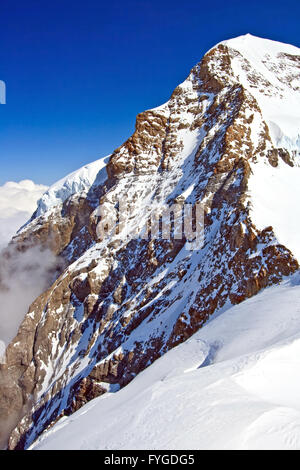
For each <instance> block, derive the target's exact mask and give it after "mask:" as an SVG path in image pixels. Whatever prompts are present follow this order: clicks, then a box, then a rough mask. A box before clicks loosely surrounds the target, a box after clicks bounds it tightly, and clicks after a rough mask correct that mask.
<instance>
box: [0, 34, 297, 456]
mask: <svg viewBox="0 0 300 470" xmlns="http://www.w3.org/2000/svg"><path fill="white" fill-rule="evenodd" d="M299 110H300V50H299V49H298V48H296V47H293V46H290V45H286V44H281V43H277V42H274V41H269V40H266V39H260V38H256V37H254V36H251V35H246V36H241V37H238V38H235V39H231V40H228V41H224V42H221V43H220V44H218V45H217V46H215V47H214V48H212V49H211V50H210V51H209V52H208V53H207V54H206V55H205V56H204V57H203V59H202V60H201V61H200V62H199V63H198V64H197V65H196V66H195V67H194V68H193V69H192V70H191V72H190V74H189V76H188V77H187V79H186V80H185V81H184V82H183V83H181V84H180V85H179V86H178V87H177V88H176V89H175V90H174V91H173V93H172V95H171V97H170V100H169V101H168V102H167V103H165V104H163V105H162V106H159V107H157V108H154V109H152V110H148V111H145V112H142V113H141V114H139V115H138V116H137V120H136V127H135V132H134V134H133V135H132V136H131V137H129V139H128V140H127V141H126V142H125V143H124V144H123V145H121V146H120V147H119V148H118V149H116V150H115V151H114V152H113V153H112V154H111V155H110V156H108V157H105V158H103V159H100V160H98V161H96V162H94V163H92V164H90V165H87V166H85V167H84V168H82V169H80V170H78V171H77V172H74V173H73V174H71V175H69V176H67V177H66V178H64V179H62V180H61V181H60V182H58V183H57V184H55V185H54V186H52V187H51V188H50V189H49V190H48V191H47V192H46V193H45V194H44V196H43V197H42V199H41V200H40V202H39V205H38V209H37V211H36V212H35V214H34V215H33V216H32V218H31V220H30V221H29V222H28V223H27V224H26V225H25V226H24V227H23V228H22V229H21V231H20V232H19V233H18V235H17V236H16V237H15V238H14V240H13V242H12V244H11V246H12V247H15V248H16V249H18V250H21V251H22V250H23V251H24V250H25V251H26V250H29V249H30V247H33V246H36V245H40V246H42V247H45V248H47V249H51V250H52V252H53V253H54V254H55V255H57V256H58V257H59V258H62V259H63V261H64V268H63V269H62V272H60V274H59V276H57V278H56V279H55V280H54V282H53V284H52V285H51V287H50V288H49V289H48V290H47V291H46V292H44V293H42V295H41V296H40V297H39V298H37V299H36V300H35V301H34V302H33V304H32V305H31V307H30V309H29V311H28V313H27V314H26V315H25V317H24V320H23V322H22V324H21V325H20V328H19V331H18V334H17V336H16V337H15V338H14V340H13V341H12V342H11V344H10V345H9V346H8V348H7V352H6V364H4V365H2V366H1V369H0V379H1V380H0V417H1V420H2V421H7V423H9V425H8V426H7V429H9V444H8V446H9V448H10V449H24V448H28V446H30V445H31V444H32V442H34V440H35V439H36V438H37V437H38V436H39V435H40V434H41V433H42V432H43V431H44V430H45V429H46V428H48V427H49V426H51V425H52V424H53V423H55V422H56V421H57V420H58V419H60V418H61V417H63V416H66V415H70V414H71V413H73V412H74V411H76V410H78V409H79V408H80V407H81V406H83V405H84V404H85V403H87V402H88V401H90V400H92V399H93V398H95V397H97V396H99V395H102V394H104V393H106V392H107V391H109V392H117V391H118V390H119V389H120V388H122V387H124V386H125V385H127V384H128V383H129V382H131V381H132V380H133V379H134V377H136V375H137V374H139V373H140V372H141V371H142V370H144V369H145V368H147V367H148V366H150V365H151V364H152V363H153V362H154V361H156V360H157V359H158V358H159V357H161V356H162V355H164V354H165V353H166V352H167V351H168V350H170V349H171V348H173V347H174V346H176V345H178V344H179V343H182V342H184V341H185V340H186V339H188V338H189V337H190V336H191V335H193V334H194V333H195V332H197V330H199V329H200V328H201V327H202V326H203V325H204V324H205V323H206V322H207V320H208V319H209V318H210V317H211V315H213V314H216V313H218V314H221V313H222V312H223V311H225V310H227V309H228V308H229V307H231V306H232V305H235V304H239V303H241V302H243V301H244V300H245V299H247V298H250V297H252V296H254V295H255V294H257V293H258V292H259V291H260V290H261V289H263V288H265V287H267V286H271V285H274V284H278V283H280V282H281V280H282V279H283V277H285V276H289V275H291V274H292V273H294V272H295V271H296V270H297V269H298V267H299V266H298V261H297V259H299V257H300V251H299V246H298V243H297V239H296V235H295V234H297V233H298V232H297V230H298V226H297V224H298V225H299V223H298V221H299V220H300V218H299V215H300V214H299V208H298V201H299V191H300V190H299V185H298V181H299V176H300V174H299V172H300V170H299V168H300V165H299V162H300V111H299ZM120 203H122V204H125V206H126V210H124V211H123V213H122V214H121V215H122V217H123V219H125V220H123V225H122V230H121V227H120V221H118V219H114V224H115V226H114V229H113V230H111V231H109V230H108V231H107V232H102V233H101V236H100V237H99V231H98V228H99V219H100V223H101V221H102V220H103V217H104V215H103V214H104V213H105V211H106V213H107V214H108V220H107V225H108V226H109V225H110V224H109V222H110V218H113V216H112V214H115V211H116V210H117V208H118V207H119V205H120ZM174 204H175V205H177V206H178V205H181V206H182V207H185V206H188V207H194V206H195V205H196V204H200V205H201V208H202V214H203V227H204V228H203V230H204V231H203V242H202V243H201V246H198V247H197V249H190V241H189V240H188V236H187V233H186V232H184V233H182V236H178V234H177V233H175V232H176V230H175V225H174V230H173V233H172V236H170V238H169V239H168V238H166V237H165V238H164V237H159V236H156V237H154V238H153V237H151V236H150V235H149V236H148V237H147V236H145V234H144V235H143V236H142V235H141V234H142V233H143V229H144V228H145V227H147V226H149V222H150V221H151V222H152V221H153V220H157V218H158V216H160V215H162V216H164V210H165V207H166V206H167V207H172V205H174ZM99 210H100V212H101V210H102V212H101V216H100V218H99ZM291 216H292V217H291ZM171 219H172V214H171ZM173 219H174V224H175V222H176V214H173ZM180 220H181V219H180ZM163 222H164V221H163V220H162V221H161V223H162V224H163ZM192 225H193V227H194V228H195V218H194V217H193V223H192ZM157 227H158V228H157V234H158V235H159V234H160V233H161V231H162V228H161V226H160V224H159V223H158V225H157ZM159 227H160V228H159ZM103 228H104V226H103ZM177 228H178V226H177ZM24 314H25V312H24ZM117 393H118V392H117ZM7 434H8V433H7ZM6 437H7V436H4V435H3V439H6Z"/></svg>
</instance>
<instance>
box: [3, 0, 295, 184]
mask: <svg viewBox="0 0 300 470" xmlns="http://www.w3.org/2000/svg"><path fill="white" fill-rule="evenodd" d="M248 32H249V33H251V34H254V35H257V36H261V37H267V38H269V39H274V40H278V41H283V42H289V43H292V44H294V45H296V46H299V47H300V1H299V0H284V1H282V0H281V1H278V0H261V1H258V0H252V1H248V2H245V1H243V0H228V1H218V0H214V1H209V0H205V1H203V0H181V1H178V0H172V1H169V0H123V1H119V0H108V1H105V2H104V1H102V0H84V1H79V0H51V1H48V0H1V3H0V44H1V47H0V79H1V80H4V81H5V82H6V86H7V104H6V105H0V184H3V183H4V182H5V181H8V180H15V181H20V180H22V179H33V180H34V181H35V182H36V183H44V184H51V183H52V182H54V181H56V180H57V179H59V178H61V177H62V176H64V175H65V174H67V173H69V172H71V171H73V170H75V169H77V168H79V167H80V166H82V165H84V164H86V163H88V162H91V161H93V160H96V159H97V158H100V157H101V156H103V155H106V154H109V153H111V152H112V151H113V150H114V149H115V148H116V147H118V146H119V145H120V144H121V143H122V142H123V141H124V140H125V139H126V138H128V137H129V135H130V134H131V133H132V132H133V129H134V123H135V116H136V114H137V113H138V112H141V111H143V110H144V109H149V108H152V107H155V106H158V105H160V104H162V103H163V102H165V101H167V100H168V98H169V97H170V94H171V92H172V91H173V89H174V88H175V87H176V86H177V85H178V84H179V83H180V82H181V81H183V80H184V79H185V78H186V76H187V75H188V73H189V71H190V69H191V68H192V67H193V66H194V65H195V64H196V63H197V62H198V61H199V60H200V59H201V57H202V56H203V54H204V53H205V52H206V51H207V50H208V49H209V48H211V47H212V46H213V45H215V44H216V43H218V42H220V41H221V40H223V39H228V38H231V37H235V36H239V35H241V34H245V33H248Z"/></svg>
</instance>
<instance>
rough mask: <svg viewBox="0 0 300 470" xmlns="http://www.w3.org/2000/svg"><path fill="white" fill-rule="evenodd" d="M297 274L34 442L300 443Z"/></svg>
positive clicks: (100, 445) (155, 445) (62, 445)
mask: <svg viewBox="0 0 300 470" xmlns="http://www.w3.org/2000/svg"><path fill="white" fill-rule="evenodd" d="M299 370H300V273H299V272H298V273H296V274H295V275H294V276H292V277H291V278H289V279H286V280H285V281H283V283H282V284H281V285H279V286H275V287H271V288H268V289H265V290H264V291H262V292H261V293H260V294H258V295H257V296H255V297H253V298H251V299H249V300H246V301H245V302H243V303H242V304H239V305H237V306H234V307H230V308H229V309H227V310H226V311H224V312H223V313H222V315H218V316H215V317H214V318H212V319H211V320H210V321H209V322H208V323H207V324H206V325H205V326H204V327H203V328H202V329H201V330H199V331H198V332H197V333H196V334H195V335H194V336H192V337H191V338H190V339H189V340H188V341H187V342H185V343H182V344H180V345H179V346H177V347H176V348H174V349H173V350H171V351H169V352H168V353H167V354H165V355H164V356H163V357H161V358H160V359H158V360H157V361H156V362H155V363H154V364H152V365H151V366H150V367H148V368H147V369H146V370H145V371H144V372H142V373H140V374H139V375H138V376H137V377H136V378H135V379H134V380H133V381H132V382H131V383H130V384H129V385H128V386H127V387H125V388H124V389H122V390H120V391H119V392H116V393H107V394H105V395H104V396H102V397H100V398H97V399H95V400H93V401H92V402H90V403H89V404H87V405H85V406H84V407H83V408H82V409H81V410H79V411H78V412H77V413H75V414H74V415H72V416H71V417H69V418H63V419H62V420H61V421H60V422H59V423H58V424H57V425H55V426H54V427H53V428H52V429H51V430H49V431H48V432H46V433H44V435H42V436H41V437H40V438H39V440H38V441H37V442H36V443H35V444H34V445H33V446H32V447H31V448H33V449H145V448H146V449H300V400H299V396H300V375H299Z"/></svg>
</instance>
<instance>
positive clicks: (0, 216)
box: [0, 180, 48, 249]
mask: <svg viewBox="0 0 300 470" xmlns="http://www.w3.org/2000/svg"><path fill="white" fill-rule="evenodd" d="M47 189H48V187H47V186H44V185H41V184H35V183H33V181H30V180H24V181H20V183H15V182H12V181H9V182H7V183H5V184H4V185H3V186H0V249H1V248H3V247H4V246H5V245H6V244H7V243H8V242H9V240H10V239H11V238H12V236H13V235H14V234H15V233H16V231H17V230H18V229H19V228H20V227H21V226H22V225H23V224H24V223H25V222H26V221H27V220H28V219H29V218H30V217H31V215H32V213H33V211H34V210H35V209H36V207H37V201H38V200H39V199H40V197H41V196H42V195H43V194H44V192H45V191H46V190H47Z"/></svg>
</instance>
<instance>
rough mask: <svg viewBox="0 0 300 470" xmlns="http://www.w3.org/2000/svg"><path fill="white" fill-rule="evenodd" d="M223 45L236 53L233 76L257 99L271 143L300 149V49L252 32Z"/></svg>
mask: <svg viewBox="0 0 300 470" xmlns="http://www.w3.org/2000/svg"><path fill="white" fill-rule="evenodd" d="M222 44H224V45H225V46H227V47H229V48H230V49H232V50H234V51H237V52H238V54H235V55H233V56H232V57H231V67H232V69H233V72H234V75H235V78H236V80H237V81H238V82H239V83H241V84H242V85H243V86H244V87H245V88H246V89H247V90H248V91H250V93H251V94H252V95H253V96H254V97H255V98H256V100H257V102H258V104H259V107H260V109H261V111H262V115H263V117H264V119H265V120H266V122H267V124H268V127H269V130H270V135H271V138H272V140H273V143H274V145H275V146H276V147H284V148H286V149H288V150H297V151H298V152H299V151H300V68H299V67H300V58H299V57H300V49H299V48H297V47H295V46H292V45H289V44H284V43H281V42H277V41H271V40H269V39H262V38H259V37H256V36H252V35H251V34H246V35H244V36H239V37H237V38H234V39H230V40H228V41H223V42H222ZM253 72H254V73H253Z"/></svg>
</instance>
